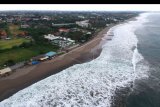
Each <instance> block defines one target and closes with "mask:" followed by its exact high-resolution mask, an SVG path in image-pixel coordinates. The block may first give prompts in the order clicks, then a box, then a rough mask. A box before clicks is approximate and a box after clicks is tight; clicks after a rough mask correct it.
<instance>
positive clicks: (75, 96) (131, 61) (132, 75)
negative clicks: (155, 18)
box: [0, 14, 148, 107]
mask: <svg viewBox="0 0 160 107" xmlns="http://www.w3.org/2000/svg"><path fill="white" fill-rule="evenodd" d="M146 16H147V15H146V14H142V15H141V16H140V17H139V18H137V21H131V22H129V23H126V24H122V25H118V26H115V27H113V28H112V29H111V30H112V32H113V33H114V37H113V38H112V40H111V41H109V42H107V43H106V44H105V45H104V46H103V49H102V52H101V54H100V56H99V57H98V58H96V59H94V60H92V61H90V62H87V63H83V64H77V65H74V66H72V67H70V68H67V69H65V70H63V71H62V72H60V73H58V74H56V75H52V76H50V77H48V78H46V79H44V80H41V81H39V82H37V83H35V84H33V85H31V86H29V87H27V88H25V89H23V90H21V91H19V92H17V93H16V94H14V95H13V96H11V97H10V98H8V99H6V100H4V101H2V102H0V107H41V106H42V107H95V106H96V107H97V106H98V107H110V104H111V101H112V96H113V95H114V92H115V90H116V88H119V87H126V86H127V85H129V84H130V82H133V81H135V79H141V78H146V77H147V70H148V67H147V65H146V64H145V63H144V61H145V60H144V59H143V56H141V55H140V54H139V52H138V50H137V48H135V49H134V50H133V49H132V48H133V47H135V46H137V42H138V41H137V38H136V35H135V34H134V30H135V29H136V28H138V27H140V26H141V25H142V24H143V23H144V22H145V21H146V20H144V19H145V17H146Z"/></svg>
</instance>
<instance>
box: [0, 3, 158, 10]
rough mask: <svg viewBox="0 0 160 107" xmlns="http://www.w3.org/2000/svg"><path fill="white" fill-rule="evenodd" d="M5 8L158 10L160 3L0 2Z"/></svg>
mask: <svg viewBox="0 0 160 107" xmlns="http://www.w3.org/2000/svg"><path fill="white" fill-rule="evenodd" d="M5 10H13V11H14V10H51V11H52V10H57V11H160V4H0V11H5Z"/></svg>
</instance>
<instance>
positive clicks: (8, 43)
mask: <svg viewBox="0 0 160 107" xmlns="http://www.w3.org/2000/svg"><path fill="white" fill-rule="evenodd" d="M29 41H30V40H29V39H25V38H14V39H11V40H0V50H3V49H9V48H12V47H13V46H19V45H21V44H22V43H23V42H29Z"/></svg>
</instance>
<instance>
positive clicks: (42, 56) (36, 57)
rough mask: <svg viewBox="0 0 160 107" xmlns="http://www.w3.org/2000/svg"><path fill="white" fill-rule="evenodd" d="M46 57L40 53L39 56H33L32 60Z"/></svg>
mask: <svg viewBox="0 0 160 107" xmlns="http://www.w3.org/2000/svg"><path fill="white" fill-rule="evenodd" d="M44 57H45V55H38V56H35V57H33V58H32V59H31V60H32V61H39V60H40V59H41V58H44Z"/></svg>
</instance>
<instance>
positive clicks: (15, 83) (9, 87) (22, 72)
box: [0, 24, 115, 101]
mask: <svg viewBox="0 0 160 107" xmlns="http://www.w3.org/2000/svg"><path fill="white" fill-rule="evenodd" d="M114 25H115V24H114ZM114 25H110V26H109V27H106V28H105V29H103V30H102V31H100V32H99V33H98V34H97V35H96V36H95V37H94V38H93V39H91V40H90V41H89V42H87V43H85V44H83V45H82V46H80V47H77V48H75V49H73V50H71V51H70V52H68V53H66V54H64V55H60V56H58V57H56V58H54V59H52V60H49V61H45V62H43V63H40V64H38V65H34V66H29V67H27V66H26V67H23V68H20V69H17V71H16V72H14V73H13V74H12V75H10V76H8V77H5V78H2V79H0V101H2V100H4V99H6V98H8V97H10V96H11V95H13V94H14V93H16V92H18V91H19V90H22V89H23V88H25V87H28V86H29V85H32V84H33V83H35V82H38V81H40V80H42V79H44V78H46V77H48V76H50V75H53V74H56V73H58V72H60V71H62V70H63V69H66V68H68V67H70V66H72V65H74V64H80V63H84V62H87V61H90V60H92V59H94V58H96V57H98V56H99V55H100V53H101V48H102V44H103V43H102V38H103V37H104V36H105V35H104V34H106V33H107V31H108V29H109V28H111V27H112V26H114Z"/></svg>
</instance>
